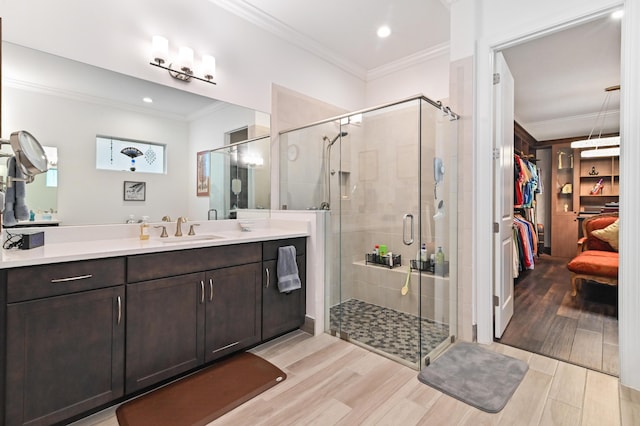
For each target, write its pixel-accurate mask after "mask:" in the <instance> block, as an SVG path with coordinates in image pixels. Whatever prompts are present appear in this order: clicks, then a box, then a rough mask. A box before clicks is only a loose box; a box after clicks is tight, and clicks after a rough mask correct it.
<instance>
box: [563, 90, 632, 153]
mask: <svg viewBox="0 0 640 426" xmlns="http://www.w3.org/2000/svg"><path fill="white" fill-rule="evenodd" d="M617 90H620V85H617V86H611V87H607V88H606V89H604V91H605V92H606V95H605V98H604V101H603V102H602V105H601V106H600V111H599V112H598V115H597V116H596V122H595V124H594V126H593V128H592V129H591V132H590V133H589V136H588V137H587V139H582V140H577V141H573V142H571V148H574V149H576V148H595V150H597V149H598V148H601V147H605V146H619V145H620V136H611V137H604V138H603V137H602V130H603V129H604V120H605V119H606V118H607V111H608V110H609V101H610V99H611V92H613V91H617ZM598 126H600V131H599V133H598V135H597V136H596V137H592V136H593V133H594V131H595V130H596V127H598ZM601 151H604V150H601ZM588 152H591V151H582V152H581V153H580V157H582V158H589V156H590V155H589V154H587V155H585V154H586V153H588ZM619 152H620V150H619V149H618V153H619ZM609 155H615V154H609ZM591 156H593V155H591ZM598 156H606V154H600V155H598Z"/></svg>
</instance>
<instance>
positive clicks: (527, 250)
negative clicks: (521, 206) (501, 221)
mask: <svg viewBox="0 0 640 426" xmlns="http://www.w3.org/2000/svg"><path fill="white" fill-rule="evenodd" d="M513 227H514V234H513V235H514V237H513V238H514V241H513V244H514V246H517V251H518V268H517V271H518V272H522V271H524V270H526V269H533V268H534V266H535V261H534V259H535V256H536V255H537V254H538V235H537V233H536V229H535V227H534V226H533V223H531V222H529V221H528V220H526V219H525V218H524V217H522V215H520V214H517V215H515V216H514V217H513ZM514 257H515V251H514ZM514 275H515V271H514Z"/></svg>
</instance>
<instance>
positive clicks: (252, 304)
mask: <svg viewBox="0 0 640 426" xmlns="http://www.w3.org/2000/svg"><path fill="white" fill-rule="evenodd" d="M291 244H293V245H295V246H296V252H297V259H296V260H297V264H298V270H299V274H300V278H301V280H302V284H303V286H302V289H300V290H296V291H293V292H290V293H288V294H282V293H280V292H279V291H278V290H277V288H278V286H277V269H276V268H277V252H278V247H280V246H283V245H291ZM305 245H306V238H295V239H290V240H275V241H267V242H255V243H246V244H235V245H228V246H216V247H206V248H197V249H186V250H175V251H171V252H158V253H149V254H141V255H132V256H127V257H119V258H105V259H97V260H85V261H79V262H66V263H55V264H50V265H38V266H31V267H23V268H13V269H4V270H1V269H0V318H6V322H5V323H0V324H1V325H2V326H0V341H2V342H5V341H6V342H7V344H6V346H5V347H6V351H0V384H4V386H0V413H2V415H0V426H2V425H22V424H29V425H45V424H46V425H48V424H53V423H57V422H64V421H66V420H68V419H70V418H73V417H74V416H78V415H79V414H82V413H86V412H90V411H91V410H95V409H98V408H99V407H102V406H105V405H106V404H109V403H111V402H113V401H115V400H118V399H121V398H122V397H123V396H127V395H133V394H135V393H138V392H140V391H142V390H143V389H151V388H152V387H153V386H154V385H157V384H158V383H161V382H163V381H168V380H170V379H173V378H176V377H178V376H180V375H181V374H186V373H187V372H190V371H193V370H196V369H197V368H199V367H201V366H202V365H204V364H206V363H207V362H210V361H213V360H215V359H217V358H220V357H222V356H225V355H228V354H231V353H233V352H236V351H240V350H242V349H246V348H248V347H251V346H254V345H256V344H258V343H260V342H261V341H264V340H267V339H270V338H272V337H275V336H277V335H280V334H283V333H285V332H287V331H291V330H294V329H296V328H298V327H299V326H300V325H302V324H303V322H304V315H305V279H306V277H305V275H306V263H305ZM267 269H268V270H269V271H270V272H269V278H270V279H269V280H267V279H266V275H267V273H266V270H267ZM125 296H126V297H125ZM125 301H126V303H125Z"/></svg>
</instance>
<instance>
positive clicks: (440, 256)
mask: <svg viewBox="0 0 640 426" xmlns="http://www.w3.org/2000/svg"><path fill="white" fill-rule="evenodd" d="M436 265H444V252H443V251H442V247H438V252H437V253H436Z"/></svg>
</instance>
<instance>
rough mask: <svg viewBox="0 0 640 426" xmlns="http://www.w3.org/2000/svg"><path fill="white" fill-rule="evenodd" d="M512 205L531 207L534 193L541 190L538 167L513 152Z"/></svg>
mask: <svg viewBox="0 0 640 426" xmlns="http://www.w3.org/2000/svg"><path fill="white" fill-rule="evenodd" d="M513 159H514V178H515V185H514V207H532V206H533V205H534V202H535V194H536V193H539V192H540V190H541V186H540V173H539V172H538V167H537V166H536V165H535V164H534V163H533V162H531V161H528V160H526V159H523V158H522V157H520V156H519V155H517V154H514V156H513Z"/></svg>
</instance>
